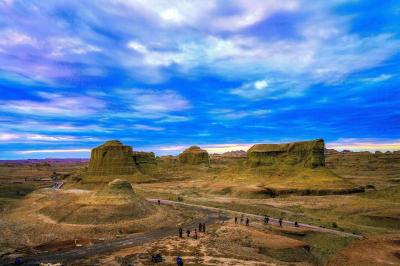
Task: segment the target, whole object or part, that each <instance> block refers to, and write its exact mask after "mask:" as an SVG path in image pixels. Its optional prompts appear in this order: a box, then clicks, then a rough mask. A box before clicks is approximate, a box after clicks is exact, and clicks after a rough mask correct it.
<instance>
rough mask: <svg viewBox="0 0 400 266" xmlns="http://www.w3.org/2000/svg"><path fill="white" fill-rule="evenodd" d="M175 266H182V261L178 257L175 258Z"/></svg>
mask: <svg viewBox="0 0 400 266" xmlns="http://www.w3.org/2000/svg"><path fill="white" fill-rule="evenodd" d="M176 265H177V266H183V260H182V258H181V257H180V256H178V257H176Z"/></svg>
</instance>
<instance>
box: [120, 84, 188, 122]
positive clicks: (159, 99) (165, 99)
mask: <svg viewBox="0 0 400 266" xmlns="http://www.w3.org/2000/svg"><path fill="white" fill-rule="evenodd" d="M117 93H118V94H119V95H120V96H121V97H123V99H122V100H123V101H125V102H126V103H127V104H128V105H129V107H130V108H131V109H132V110H134V111H135V112H134V113H132V114H131V115H133V116H135V115H136V116H138V117H147V118H168V116H169V114H170V113H174V112H179V111H183V110H186V109H188V108H190V107H191V106H190V103H189V102H188V101H187V100H186V99H185V98H183V97H182V96H181V95H180V94H179V93H177V92H175V91H173V90H153V89H126V90H122V89H120V90H118V91H117Z"/></svg>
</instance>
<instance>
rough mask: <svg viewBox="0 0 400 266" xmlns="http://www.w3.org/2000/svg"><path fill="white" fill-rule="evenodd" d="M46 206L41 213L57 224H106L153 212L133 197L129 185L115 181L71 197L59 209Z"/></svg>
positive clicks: (138, 197)
mask: <svg viewBox="0 0 400 266" xmlns="http://www.w3.org/2000/svg"><path fill="white" fill-rule="evenodd" d="M57 207H58V206H54V205H50V206H48V207H45V208H43V209H42V210H41V213H42V214H44V215H46V216H48V217H50V218H51V219H53V220H55V221H56V222H59V223H69V224H110V223H115V222H121V221H123V220H126V221H129V220H136V219H142V218H144V217H147V216H149V215H151V214H153V213H155V211H156V210H157V208H156V207H155V206H153V205H152V204H150V203H149V202H147V201H146V200H145V199H143V198H142V197H140V196H139V195H137V194H136V193H135V192H134V190H133V188H132V186H131V184H130V183H129V182H128V181H126V180H122V179H115V180H113V181H111V182H110V183H108V184H107V185H106V186H105V187H104V188H102V189H100V190H99V191H97V192H95V193H92V195H90V196H89V195H74V197H71V199H70V200H69V201H68V202H67V203H66V204H65V205H63V208H57Z"/></svg>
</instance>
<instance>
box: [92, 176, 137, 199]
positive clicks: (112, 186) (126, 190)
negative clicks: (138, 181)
mask: <svg viewBox="0 0 400 266" xmlns="http://www.w3.org/2000/svg"><path fill="white" fill-rule="evenodd" d="M99 194H103V195H107V194H108V195H125V196H127V195H133V194H134V192H133V188H132V185H131V184H130V183H129V182H128V181H126V180H123V179H114V180H113V181H111V182H110V183H108V184H107V186H106V187H105V188H104V189H103V190H101V191H100V193H99Z"/></svg>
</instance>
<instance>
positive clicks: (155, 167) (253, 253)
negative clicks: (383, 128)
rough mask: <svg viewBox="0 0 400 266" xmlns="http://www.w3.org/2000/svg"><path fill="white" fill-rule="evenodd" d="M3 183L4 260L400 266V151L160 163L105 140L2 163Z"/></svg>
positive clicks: (239, 154) (192, 154) (308, 146)
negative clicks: (83, 149)
mask: <svg viewBox="0 0 400 266" xmlns="http://www.w3.org/2000/svg"><path fill="white" fill-rule="evenodd" d="M0 182H1V183H0V207H1V218H0V250H1V252H0V256H1V257H0V262H1V263H3V264H7V263H14V262H15V260H16V259H20V260H21V261H22V263H25V264H26V265H34V264H38V263H40V262H51V263H58V262H59V263H62V265H151V264H153V263H154V262H151V256H152V255H153V256H154V255H155V254H160V255H161V257H162V262H160V263H159V265H175V258H176V256H181V257H182V258H183V260H184V262H185V265H398V264H399V263H400V183H399V182H400V152H387V153H380V152H377V153H369V152H350V151H343V152H338V151H335V150H328V149H325V146H324V142H323V140H312V141H305V142H293V143H287V144H262V145H254V146H253V147H252V148H250V149H249V150H248V151H247V152H245V151H232V152H227V153H224V154H208V153H207V151H205V150H203V149H201V148H200V147H197V146H192V147H190V148H188V149H187V150H185V151H184V152H183V153H181V154H180V155H179V156H162V157H156V156H155V155H154V153H151V152H139V151H135V150H134V149H132V147H130V146H126V145H124V144H123V143H121V142H119V141H108V142H106V143H104V144H103V145H101V146H99V147H97V148H95V149H93V150H92V155H91V159H90V160H84V159H65V160H63V159H57V160H56V159H53V160H50V159H49V160H30V161H28V160H21V161H3V162H1V164H0ZM158 201H159V202H158ZM266 217H268V221H266V220H265V218H266ZM235 218H236V219H237V221H235ZM242 219H243V220H242ZM247 219H248V225H246V220H247ZM279 219H282V225H281V226H280V224H279ZM295 222H297V223H296V225H295ZM199 223H205V224H206V231H205V232H200V231H196V237H195V235H194V229H195V228H196V230H197V228H198V224H199ZM179 227H181V228H182V229H183V232H184V236H183V238H179V237H178V228H179ZM187 229H189V230H190V231H191V235H190V237H187V236H186V230H187Z"/></svg>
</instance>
